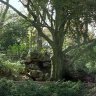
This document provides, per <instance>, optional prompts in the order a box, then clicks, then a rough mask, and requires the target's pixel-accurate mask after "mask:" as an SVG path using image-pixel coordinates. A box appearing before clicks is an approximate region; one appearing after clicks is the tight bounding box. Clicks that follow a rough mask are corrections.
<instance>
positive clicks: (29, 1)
mask: <svg viewBox="0 0 96 96" xmlns="http://www.w3.org/2000/svg"><path fill="white" fill-rule="evenodd" d="M0 2H2V3H4V4H5V5H8V6H9V7H11V8H12V9H13V10H14V11H16V12H17V13H18V14H19V15H20V16H22V17H23V18H25V19H26V20H27V21H28V22H30V23H31V24H32V26H34V27H35V28H36V29H37V30H38V34H39V36H41V37H43V38H44V39H45V40H47V41H48V43H49V44H50V46H51V47H52V49H53V57H52V73H51V77H52V78H53V79H54V80H58V79H62V78H63V76H64V75H65V74H66V72H67V69H68V68H67V62H66V52H68V50H70V46H69V47H67V49H65V50H64V51H63V44H64V41H65V37H66V35H68V36H70V34H71V36H72V38H73V39H74V40H75V42H76V43H75V47H76V45H77V46H78V45H79V46H80V45H81V44H83V43H87V42H89V38H88V37H89V36H88V24H89V23H91V22H93V21H94V22H95V21H96V8H95V5H96V1H95V0H86V1H83V0H61V1H59V0H20V2H21V3H22V4H23V5H24V6H25V8H26V9H27V10H28V14H29V16H28V17H27V16H25V15H23V14H22V13H21V12H19V11H18V10H17V9H15V8H14V7H13V6H11V5H10V4H8V3H7V2H5V1H3V0H0ZM44 27H47V28H48V30H49V31H50V33H51V35H52V39H50V38H49V37H48V36H47V35H46V34H45V33H43V28H44ZM71 48H72V47H71ZM73 48H74V46H73Z"/></svg>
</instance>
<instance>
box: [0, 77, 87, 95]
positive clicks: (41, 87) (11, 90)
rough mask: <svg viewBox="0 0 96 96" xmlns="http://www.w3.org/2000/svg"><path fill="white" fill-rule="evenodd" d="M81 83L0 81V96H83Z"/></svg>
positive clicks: (83, 89)
mask: <svg viewBox="0 0 96 96" xmlns="http://www.w3.org/2000/svg"><path fill="white" fill-rule="evenodd" d="M85 92H86V90H85V88H84V85H83V84H82V83H81V82H77V83H76V82H71V81H68V82H50V83H46V84H44V83H36V82H33V81H23V82H13V81H10V80H6V79H1V80H0V96H85Z"/></svg>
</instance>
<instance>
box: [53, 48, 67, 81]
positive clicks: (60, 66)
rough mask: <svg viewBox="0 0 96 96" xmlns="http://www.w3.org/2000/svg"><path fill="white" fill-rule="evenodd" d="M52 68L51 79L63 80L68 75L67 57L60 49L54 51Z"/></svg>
mask: <svg viewBox="0 0 96 96" xmlns="http://www.w3.org/2000/svg"><path fill="white" fill-rule="evenodd" d="M53 54H54V55H53V57H52V66H51V79H52V80H62V79H64V75H65V74H66V70H67V68H66V66H67V64H66V57H65V56H64V54H63V52H62V50H61V49H60V48H55V49H53Z"/></svg>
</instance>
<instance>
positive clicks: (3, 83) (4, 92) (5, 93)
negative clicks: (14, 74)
mask: <svg viewBox="0 0 96 96" xmlns="http://www.w3.org/2000/svg"><path fill="white" fill-rule="evenodd" d="M12 86H13V82H12V81H9V80H6V79H1V80H0V95H1V96H11V90H12Z"/></svg>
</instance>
